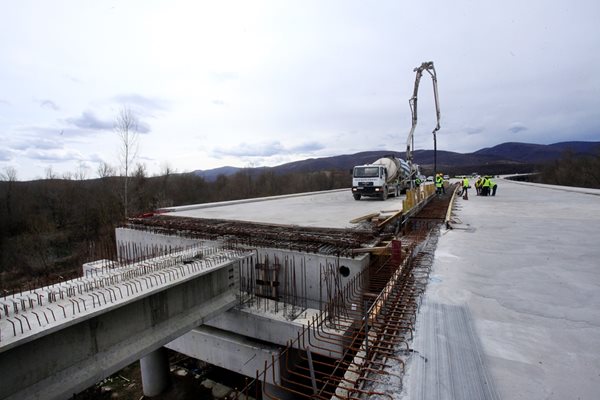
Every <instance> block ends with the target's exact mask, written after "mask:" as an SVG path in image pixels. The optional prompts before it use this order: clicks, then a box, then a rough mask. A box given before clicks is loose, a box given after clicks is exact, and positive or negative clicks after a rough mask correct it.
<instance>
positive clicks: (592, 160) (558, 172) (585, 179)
mask: <svg viewBox="0 0 600 400" xmlns="http://www.w3.org/2000/svg"><path fill="white" fill-rule="evenodd" d="M538 179H539V182H541V183H547V184H550V185H562V186H575V187H587V188H595V189H600V148H599V149H597V151H596V153H595V154H593V155H580V154H575V153H573V152H571V151H567V152H565V153H564V154H563V155H562V157H561V158H560V159H558V160H556V161H552V162H550V163H548V164H546V165H544V166H542V167H541V168H540V174H539V175H538Z"/></svg>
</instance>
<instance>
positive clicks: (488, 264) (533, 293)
mask: <svg viewBox="0 0 600 400" xmlns="http://www.w3.org/2000/svg"><path fill="white" fill-rule="evenodd" d="M497 183H498V192H497V195H496V196H495V197H479V196H476V195H475V192H474V190H471V191H470V195H469V200H463V199H458V202H457V204H456V207H455V210H454V212H453V222H452V224H451V225H452V226H453V227H454V229H451V230H444V231H443V232H442V234H441V237H440V238H439V242H438V246H437V249H436V251H435V259H434V264H433V269H432V273H431V276H430V282H429V285H428V289H427V292H426V295H425V296H426V297H425V300H424V303H423V307H422V308H421V311H420V314H419V316H418V324H417V332H416V338H415V341H414V343H413V346H414V348H413V350H414V353H413V355H412V357H411V361H410V362H409V367H408V371H407V374H406V376H405V380H404V391H403V392H402V394H394V398H402V399H411V400H412V399H425V398H427V399H464V398H474V397H473V396H468V397H464V394H465V393H466V391H465V390H464V389H465V387H466V388H468V389H473V388H474V387H475V386H478V387H482V384H483V385H485V383H486V381H485V379H489V382H490V384H491V385H493V389H494V390H493V391H490V392H489V393H488V396H487V397H483V398H497V397H496V396H498V397H499V398H501V399H528V400H537V399H540V400H541V399H556V400H562V399H589V400H593V399H598V398H600V245H599V243H600V190H593V189H585V190H581V189H570V188H568V187H553V186H547V185H536V184H528V183H522V182H512V181H507V180H503V179H498V180H497ZM440 310H442V311H443V310H446V311H445V312H442V314H444V316H443V318H446V319H448V321H449V322H447V323H443V324H442V325H439V324H441V323H442V322H441V320H440V318H442V316H440ZM447 310H462V311H461V312H460V313H454V314H457V315H458V314H460V315H461V318H454V319H453V318H452V316H451V315H445V314H448V311H447ZM432 313H433V314H432ZM450 314H452V313H450ZM432 318H433V319H432ZM465 319H466V320H465ZM452 320H453V321H455V322H457V323H458V322H459V321H463V322H462V323H463V325H464V324H466V325H469V326H471V327H472V328H468V329H472V332H473V339H472V340H471V341H472V343H473V344H472V345H471V346H470V347H471V350H469V351H473V350H472V347H473V346H479V349H480V350H478V351H477V354H480V357H481V360H480V361H479V360H477V354H473V355H472V356H469V357H470V359H471V361H469V363H466V362H465V360H464V357H465V354H466V353H465V350H464V349H463V347H461V346H463V345H461V342H460V340H459V339H460V337H459V336H458V337H457V335H456V333H457V332H458V331H457V329H458V328H457V326H458V325H457V323H454V322H452ZM427 321H430V322H429V323H428V322H427ZM431 321H436V323H437V324H438V325H439V326H441V327H442V329H441V330H440V329H437V330H436V329H428V328H427V326H429V327H431V326H434V325H435V324H434V325H432V323H431ZM465 321H466V322H465ZM465 329H467V328H465ZM440 348H444V349H445V350H444V351H437V350H436V349H440ZM465 368H467V370H466V373H464V374H462V375H461V374H455V371H459V370H461V369H462V370H463V371H464V369H465ZM475 370H478V371H479V373H474V371H475ZM453 376H454V377H453ZM486 377H487V378H486ZM473 379H475V380H477V381H476V382H474V381H473ZM424 381H429V382H436V384H437V385H438V386H439V387H440V388H439V390H437V391H435V392H433V391H429V392H428V394H425V395H424V394H423V393H424V392H423V390H421V389H420V385H422V382H424ZM460 385H462V386H460ZM461 388H462V389H461ZM388 389H390V392H392V393H393V388H388ZM471 393H476V392H473V391H472V392H471Z"/></svg>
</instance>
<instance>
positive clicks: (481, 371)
mask: <svg viewBox="0 0 600 400" xmlns="http://www.w3.org/2000/svg"><path fill="white" fill-rule="evenodd" d="M517 185H518V184H517V183H510V182H508V181H502V189H501V190H503V192H501V193H504V191H506V196H507V197H509V199H512V200H511V201H512V202H514V203H518V205H515V207H517V208H515V209H514V210H513V211H514V213H515V214H518V211H517V210H518V207H524V204H523V203H522V202H520V201H519V200H518V199H519V197H518V194H519V193H521V192H523V191H526V190H527V189H528V188H527V187H525V188H522V187H519V186H517ZM454 189H455V186H453V185H450V186H449V187H448V188H447V194H446V195H443V196H436V195H435V194H434V193H433V186H432V185H424V186H422V187H421V188H420V189H417V190H416V191H409V192H408V193H407V195H406V196H405V197H402V198H397V199H396V198H394V199H389V200H388V201H386V202H381V201H378V200H368V199H367V200H362V201H355V200H353V199H352V197H351V194H350V193H349V191H348V190H344V191H330V192H319V193H310V194H302V195H291V196H279V197H276V198H266V199H251V200H243V201H233V202H223V203H214V204H204V205H196V206H185V207H175V208H169V209H163V210H159V211H158V212H156V213H154V214H152V215H146V216H144V217H143V218H133V219H130V220H129V222H128V224H127V225H126V226H123V227H121V228H118V229H117V231H116V241H117V254H115V255H114V256H112V257H109V256H108V255H107V257H106V258H104V259H101V260H98V261H96V262H94V263H89V264H87V265H85V266H84V270H83V272H82V277H81V278H79V279H75V280H71V281H68V282H62V283H60V284H56V285H51V286H48V287H44V288H37V289H32V290H29V291H24V292H21V293H14V294H11V295H10V296H6V297H3V298H1V299H0V370H1V371H3V373H2V376H0V383H1V385H0V398H2V399H4V398H6V399H18V398H25V397H27V398H56V399H59V398H67V397H70V396H71V395H72V394H73V393H77V392H78V391H81V390H83V389H85V388H86V387H88V386H90V385H91V384H93V383H94V382H96V381H99V380H101V379H103V378H104V377H106V376H108V375H110V374H112V373H114V372H116V371H118V370H119V369H120V368H122V367H123V366H125V365H127V364H128V363H131V362H133V361H135V360H138V359H139V360H140V362H141V371H142V380H143V386H144V393H145V394H146V395H148V396H155V395H158V394H160V393H161V392H162V391H163V390H164V389H165V388H166V387H167V386H168V380H169V377H168V375H169V370H168V361H167V360H166V358H165V354H164V348H167V349H171V350H175V351H177V352H180V353H182V354H185V355H187V356H190V357H193V358H197V359H200V360H203V361H205V362H208V363H210V364H213V365H216V366H219V367H222V368H225V369H228V370H231V371H233V372H236V373H238V374H241V375H244V376H246V377H247V381H246V384H245V385H244V386H245V387H239V388H237V390H235V391H234V392H232V393H231V394H230V395H231V396H232V397H234V398H236V397H237V398H247V397H253V398H265V399H297V398H319V399H331V398H338V399H360V398H369V399H370V398H382V399H383V398H393V399H396V398H411V399H432V398H433V399H435V398H447V397H448V398H465V399H475V398H477V399H496V398H502V397H505V396H506V395H509V396H510V395H511V393H512V392H511V390H514V389H513V388H511V385H510V384H507V383H506V382H505V381H504V380H503V379H504V376H505V375H506V374H510V372H509V371H510V369H508V370H506V371H505V370H504V369H503V368H504V367H503V365H504V364H502V363H498V362H496V361H494V360H495V359H496V358H498V357H499V359H502V360H507V358H506V357H505V356H506V355H507V354H508V353H506V351H508V350H507V347H506V345H501V344H499V343H503V342H506V341H507V339H506V338H507V337H510V335H509V334H508V331H506V330H504V328H503V326H508V324H511V322H510V321H511V320H510V319H508V318H509V317H510V313H508V312H507V311H502V312H500V311H497V310H494V311H493V312H489V311H488V312H485V311H484V310H486V307H488V306H487V303H480V302H477V301H475V300H476V299H477V296H476V295H474V294H471V295H470V298H471V300H468V299H467V301H468V302H469V303H468V304H469V307H466V308H465V307H464V305H463V303H462V302H461V301H457V300H456V299H454V300H452V301H451V300H448V299H447V298H445V295H444V292H443V291H440V288H443V287H444V286H440V282H441V280H442V279H443V280H444V282H446V281H448V282H450V281H452V279H453V278H452V276H454V275H450V277H448V276H446V275H444V270H442V271H441V272H440V271H439V270H438V271H437V272H436V265H440V263H442V264H441V265H442V268H446V267H447V266H448V265H450V264H444V260H445V258H444V257H445V255H444V254H446V253H444V254H441V255H440V254H439V251H436V248H440V247H441V248H442V249H444V248H445V247H444V243H445V241H447V240H449V239H448V236H449V235H448V234H446V235H442V236H440V235H439V230H440V228H441V229H442V230H443V232H445V233H448V232H452V235H461V234H462V232H465V234H467V235H468V234H470V232H473V230H474V229H477V228H475V226H478V225H477V223H478V221H479V219H478V220H469V219H468V218H469V215H468V214H467V215H465V219H466V220H468V221H469V222H468V224H467V223H465V222H464V221H463V220H461V218H462V215H463V214H464V213H465V211H464V207H468V209H473V210H477V209H478V208H480V209H482V210H484V208H482V207H489V206H491V204H492V202H494V201H495V202H496V204H503V205H504V206H505V207H506V208H507V209H510V206H509V205H510V204H511V203H510V202H508V203H501V202H502V201H503V200H498V199H487V198H477V197H474V196H473V197H472V198H471V200H470V201H469V202H466V201H465V200H462V199H459V198H457V196H456V195H455V193H456V192H455V190H454ZM538 190H539V189H538ZM570 193H571V192H570ZM573 193H575V196H584V198H583V199H581V198H580V197H577V202H575V201H573V200H571V202H573V203H574V204H575V203H577V204H579V207H580V208H581V207H584V208H585V207H588V208H589V207H592V208H593V207H594V206H593V205H591V204H590V205H587V204H588V203H587V202H586V201H585V200H586V197H585V196H586V195H587V194H579V193H577V192H573ZM588 197H589V196H588ZM592 197H593V196H592ZM504 201H505V202H506V200H504ZM471 204H472V206H471ZM538 204H543V202H542V201H541V200H540V201H539V202H538ZM552 204H553V203H552ZM592 214H593V213H592ZM559 215H562V214H560V213H559ZM598 215H600V213H599V214H598ZM499 218H500V219H499V220H498V221H496V222H495V223H496V224H497V225H499V226H500V225H502V223H501V222H499V221H503V220H507V219H509V217H507V216H506V215H505V214H504V213H502V212H500V211H499ZM452 227H454V229H451V230H448V229H446V228H452ZM534 227H535V226H534ZM520 229H526V228H524V227H521V228H520ZM532 229H533V228H532ZM588 235H590V236H592V237H593V232H592V233H588ZM453 237H455V236H453ZM528 237H529V240H531V241H533V242H535V241H536V240H537V239H535V237H534V236H528ZM503 238H504V236H501V237H500V239H499V240H500V241H501V240H503ZM466 243H467V245H466V246H467V248H471V247H470V246H472V245H474V247H473V249H474V251H475V254H480V253H479V252H478V251H477V250H478V249H479V247H478V245H479V246H481V245H482V244H481V243H478V242H477V241H476V240H475V241H474V242H473V243H472V244H468V242H466ZM489 245H490V243H486V247H489ZM460 246H463V247H460ZM464 246H465V245H464V244H462V242H454V243H453V248H459V247H460V248H461V249H463V248H464ZM510 250H511V249H505V251H506V252H509V251H510ZM445 251H446V252H452V251H453V250H452V249H451V250H448V249H446V250H445ZM463 251H464V252H467V250H463ZM505 256H506V257H510V256H509V255H508V253H506V255H505ZM525 257H527V255H525ZM457 258H458V259H459V260H458V261H455V262H454V263H453V264H452V265H451V268H452V270H456V271H457V272H456V274H460V270H461V269H460V267H462V268H468V267H469V265H474V264H477V260H475V259H474V260H471V261H469V262H470V263H471V264H469V265H466V266H465V265H462V264H461V263H460V259H462V256H460V257H457ZM465 259H469V257H466V258H465ZM488 262H490V261H489V260H487V261H486V263H488ZM491 262H492V263H494V265H496V268H497V269H500V268H502V267H501V266H500V265H501V264H498V262H496V261H491ZM583 265H584V266H585V265H586V264H585V262H584V264H583ZM432 266H433V272H432ZM437 268H439V267H437ZM549 268H550V269H551V270H554V269H552V266H551V265H550V266H549ZM478 271H479V272H477V274H476V275H475V276H477V277H483V276H485V274H486V273H489V272H488V271H486V270H478ZM586 271H587V270H586ZM561 273H562V274H566V272H561ZM565 276H566V275H565ZM569 276H570V278H569V279H571V280H570V281H571V282H574V281H576V280H578V279H577V278H576V276H575V275H573V276H571V275H569ZM464 279H465V280H466V282H463V283H462V285H466V284H467V283H468V281H469V280H470V279H472V277H469V276H466V277H464ZM503 279H506V278H505V277H503V276H501V275H497V276H495V277H494V282H498V284H500V282H504V280H503ZM528 279H529V278H528V276H526V275H524V276H522V278H521V281H522V282H527V281H528ZM594 279H595V278H594ZM432 285H433V286H432ZM482 285H483V281H482ZM485 285H487V286H485V287H488V286H490V285H492V286H491V287H493V284H492V283H490V282H487V281H486V283H485ZM452 287H454V289H453V293H457V295H456V296H458V294H460V293H463V292H462V291H461V290H462V286H461V283H460V282H457V283H454V286H452ZM485 287H484V286H482V290H484V291H485V290H486V289H485ZM581 289H582V290H584V289H585V288H584V287H581ZM432 290H433V291H434V293H435V295H434V296H433V297H432V296H431V294H430V292H431V291H432ZM470 290H472V291H473V293H474V292H475V291H476V290H477V289H476V288H474V289H470ZM557 292H559V290H558V289H557ZM532 293H535V291H532ZM586 293H587V292H586ZM490 295H493V296H496V297H497V298H498V299H502V300H498V301H500V302H501V304H506V301H507V300H504V299H503V297H502V296H503V294H502V292H496V291H494V290H491V291H490ZM512 295H513V296H521V297H523V298H524V299H525V298H527V295H526V294H517V293H512ZM464 296H466V295H464ZM590 296H591V297H589V299H591V301H592V303H594V302H595V301H596V300H597V296H596V295H593V294H591V295H590ZM594 296H596V297H594ZM451 297H452V296H451ZM463 299H464V297H463ZM567 303H568V300H567ZM521 304H528V303H527V302H526V301H525V302H524V303H521ZM522 307H526V306H520V308H522ZM482 313H483V314H484V315H483V316H482ZM494 313H500V314H501V315H504V316H505V317H506V318H507V319H505V320H504V321H503V324H504V325H502V326H501V325H493V326H496V328H497V332H503V333H504V336H501V337H499V336H498V335H497V334H495V332H491V331H490V330H489V329H487V328H486V327H487V326H489V327H491V326H492V325H490V323H491V322H490V321H491V320H493V319H494V317H493V315H495V314H494ZM544 313H545V315H547V316H548V318H550V317H551V315H552V312H551V311H549V310H548V311H545V312H544ZM592 314H593V313H592ZM592 314H589V313H587V314H586V313H582V314H581V320H583V321H588V322H589V323H590V324H592V325H590V329H592V330H595V331H597V328H592V327H591V326H593V325H594V324H595V322H594V321H596V320H595V317H594V316H593V315H592ZM519 315H520V314H519ZM482 318H485V321H488V322H485V323H484V322H482V321H484V319H482ZM513 318H517V317H513ZM596 322H598V321H596ZM511 326H513V325H511ZM490 329H491V328H490ZM519 329H521V328H519ZM593 337H594V335H593V332H590V335H589V336H588V335H584V336H581V337H579V339H578V340H579V342H580V343H582V344H585V345H586V346H592V347H589V348H597V347H594V346H595V344H597V343H595V342H594V339H592V338H593ZM597 337H600V336H597ZM524 340H526V339H524ZM491 343H493V344H491ZM510 346H513V347H514V348H515V349H516V348H517V347H518V344H516V343H513V342H510ZM532 346H533V345H532ZM570 351H571V354H574V355H575V357H583V355H582V354H583V350H582V349H579V348H572V349H571V350H570ZM528 356H529V353H527V351H523V352H522V353H521V356H520V357H521V358H520V359H521V360H525V359H526V358H527V357H528ZM509 358H510V357H509ZM586 360H588V361H586V362H588V364H589V365H590V366H591V370H592V371H599V370H600V365H599V361H598V357H597V355H596V356H595V357H594V356H592V357H591V358H586ZM505 362H508V361H505ZM509 364H510V365H513V364H511V363H510V362H509ZM507 365H508V364H507ZM537 368H538V369H540V368H541V369H542V370H543V371H547V373H548V374H549V376H550V375H552V374H553V373H556V371H557V369H556V367H553V366H549V365H548V366H546V365H542V364H538V366H537ZM407 372H408V374H407ZM597 376H598V375H597V374H596V375H594V377H592V375H590V374H589V373H585V372H582V371H580V373H579V374H578V377H577V378H573V379H575V381H577V380H578V379H579V382H580V383H583V387H584V388H586V387H587V388H589V387H598V386H597V385H598V378H597ZM467 377H470V378H468V379H467ZM584 379H585V380H584ZM582 380H583V381H582ZM514 381H516V382H518V381H519V377H518V376H515V377H514ZM544 382H545V384H546V385H548V386H551V385H552V383H551V382H550V380H545V381H544ZM585 385H587V386H585ZM570 387H571V388H572V389H573V392H574V393H579V392H577V390H578V389H576V388H573V385H571V386H570ZM523 388H524V385H523V386H521V387H520V389H521V390H525V389H523ZM557 390H558V389H557ZM582 393H585V391H584V392H582ZM563 394H564V393H563ZM403 396H406V397H403ZM445 396H446V397H445ZM533 398H535V396H533Z"/></svg>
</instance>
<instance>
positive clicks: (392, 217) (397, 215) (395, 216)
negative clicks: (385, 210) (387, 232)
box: [377, 210, 402, 228]
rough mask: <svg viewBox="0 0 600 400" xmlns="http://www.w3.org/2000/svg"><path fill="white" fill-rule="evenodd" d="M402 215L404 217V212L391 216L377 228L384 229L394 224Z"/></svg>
mask: <svg viewBox="0 0 600 400" xmlns="http://www.w3.org/2000/svg"><path fill="white" fill-rule="evenodd" d="M401 215H402V210H400V211H398V212H397V213H395V214H392V215H391V216H389V217H388V218H387V219H386V220H385V221H383V222H381V223H380V224H379V225H377V227H378V228H383V227H384V226H386V225H387V224H389V223H390V222H392V221H393V220H395V219H396V218H398V217H400V216H401Z"/></svg>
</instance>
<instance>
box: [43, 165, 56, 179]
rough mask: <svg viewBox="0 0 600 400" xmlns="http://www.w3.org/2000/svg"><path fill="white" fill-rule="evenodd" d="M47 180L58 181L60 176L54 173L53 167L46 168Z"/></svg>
mask: <svg viewBox="0 0 600 400" xmlns="http://www.w3.org/2000/svg"><path fill="white" fill-rule="evenodd" d="M45 171H46V179H58V174H57V173H56V172H54V169H53V168H52V165H50V166H48V167H46V170H45Z"/></svg>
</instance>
